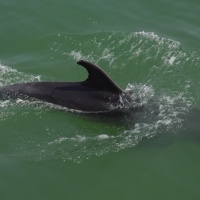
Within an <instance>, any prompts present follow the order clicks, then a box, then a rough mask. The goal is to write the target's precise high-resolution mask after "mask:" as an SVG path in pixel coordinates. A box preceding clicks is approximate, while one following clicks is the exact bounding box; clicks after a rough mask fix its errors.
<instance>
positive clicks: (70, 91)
mask: <svg viewBox="0 0 200 200" xmlns="http://www.w3.org/2000/svg"><path fill="white" fill-rule="evenodd" d="M77 64H79V65H81V66H83V67H85V68H86V70H87V71H88V73H89V76H88V78H87V79H86V80H85V81H82V82H32V83H20V84H14V85H10V86H5V87H2V88H0V93H1V94H3V97H4V99H5V98H11V97H13V96H14V97H19V96H26V97H31V98H35V99H39V100H43V101H46V102H50V103H53V104H56V105H60V106H63V107H67V108H68V109H75V110H81V111H89V112H98V111H103V112H105V111H112V110H114V109H115V108H116V107H117V105H118V104H119V102H120V99H121V97H122V96H126V93H125V92H124V91H123V90H122V89H121V88H120V87H119V86H118V85H116V83H114V82H113V80H112V79H111V78H110V77H109V76H108V75H107V74H106V73H105V72H104V71H103V70H102V69H100V68H99V67H98V66H96V65H94V64H92V63H90V62H88V61H84V60H80V61H79V62H77Z"/></svg>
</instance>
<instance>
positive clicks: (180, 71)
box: [0, 32, 200, 162]
mask: <svg viewBox="0 0 200 200" xmlns="http://www.w3.org/2000/svg"><path fill="white" fill-rule="evenodd" d="M51 38H52V45H51V46H50V50H51V51H52V52H54V58H56V55H57V54H59V56H60V55H62V56H63V59H65V60H66V59H68V60H70V59H72V60H75V61H77V60H79V59H87V60H90V61H92V62H95V63H97V64H101V63H103V64H106V65H107V66H109V67H110V68H112V69H113V70H115V69H116V68H117V69H118V70H119V69H123V71H127V72H128V75H127V77H126V78H125V79H126V80H125V81H128V85H127V87H126V91H127V92H128V93H129V94H130V96H131V101H129V102H126V101H124V99H123V98H122V99H121V100H120V104H119V105H120V107H121V108H126V109H127V108H129V107H134V106H143V107H144V110H143V111H142V112H140V113H139V114H138V115H136V116H134V115H133V118H131V117H130V116H129V117H128V119H127V123H128V126H126V127H124V128H122V129H119V130H117V128H116V134H110V133H109V132H102V130H98V131H97V132H93V134H88V133H87V130H88V131H89V129H90V128H89V127H88V128H87V129H86V130H85V131H86V132H78V133H74V135H73V136H71V137H69V136H67V137H65V136H58V137H57V138H55V137H54V138H49V139H47V140H46V141H45V142H43V143H42V144H40V145H39V146H38V148H36V149H37V151H36V152H37V153H35V154H36V155H35V159H36V160H43V159H53V158H61V159H63V160H73V161H75V162H81V161H83V160H85V159H88V158H90V157H91V156H95V155H96V156H100V155H103V154H105V153H109V152H118V151H120V150H122V149H126V148H129V147H134V146H135V145H137V144H138V143H139V142H140V141H141V140H142V139H143V138H144V137H145V138H152V137H154V136H155V135H158V134H162V133H167V132H176V130H177V129H179V128H180V127H181V126H182V124H183V121H184V116H185V115H186V114H187V112H189V110H190V108H191V107H192V106H194V105H197V104H198V102H199V101H200V100H199V91H196V89H195V87H198V88H200V83H199V81H198V79H197V80H195V79H194V76H192V78H191V77H190V74H191V72H192V73H194V74H199V73H198V72H200V69H199V60H200V59H199V56H198V55H196V54H195V53H193V52H192V53H190V52H187V51H186V50H184V49H183V48H182V46H181V44H180V43H179V42H177V41H173V40H171V39H166V38H163V37H159V36H158V35H156V34H155V33H146V32H137V33H130V34H125V33H96V34H91V35H83V36H80V35H62V34H60V35H59V36H51ZM68 46H70V49H67V47H68ZM59 58H60V57H59ZM132 66H136V68H137V71H136V69H134V70H133V68H132ZM140 70H141V71H142V75H140V77H141V78H140V79H139V80H138V82H140V83H134V82H135V79H136V78H137V75H139V74H140V73H139V72H140ZM189 72H190V73H189ZM0 73H1V78H0V85H6V84H10V83H15V82H24V80H26V81H34V80H37V77H34V76H27V75H24V74H23V73H20V72H18V71H16V70H13V69H11V68H8V67H5V66H2V65H0ZM135 73H136V75H135ZM39 79H41V77H39ZM10 105H15V106H16V105H18V106H19V105H24V109H26V107H27V102H23V101H22V100H20V99H18V100H16V101H15V102H13V101H12V102H11V101H4V102H0V109H1V110H2V109H3V110H4V111H5V110H6V111H7V112H6V113H7V114H5V112H4V114H5V115H4V117H2V115H3V114H2V113H3V112H1V114H0V116H1V118H0V119H2V118H3V119H4V120H5V119H6V118H8V117H9V116H12V115H13V111H12V112H11V113H10V115H9V106H10ZM31 105H34V103H33V104H32V103H31V104H30V103H29V106H31ZM42 105H43V104H42ZM38 107H39V108H40V109H38ZM52 107H53V108H56V109H57V108H59V109H63V108H61V107H59V106H54V105H52V104H45V105H44V106H41V104H40V103H39V104H38V103H37V104H35V105H34V106H32V109H35V110H36V112H41V108H43V109H44V110H45V108H46V109H48V108H52ZM64 110H65V111H68V110H67V109H64ZM73 112H77V111H73ZM131 116H132V115H131ZM91 123H92V122H91ZM112 126H114V125H112ZM58 128H59V127H58ZM55 129H56V127H55ZM47 132H48V133H49V134H50V133H52V134H53V132H55V130H54V131H52V130H51V129H48V130H47ZM63 132H65V131H64V130H63ZM89 132H90V131H89ZM66 135H67V133H66ZM36 143H37V142H36ZM26 150H27V148H26Z"/></svg>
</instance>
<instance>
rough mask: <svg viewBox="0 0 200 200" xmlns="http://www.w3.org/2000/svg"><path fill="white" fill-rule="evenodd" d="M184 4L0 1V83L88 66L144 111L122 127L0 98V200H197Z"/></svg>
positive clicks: (192, 18)
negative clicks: (104, 75)
mask: <svg viewBox="0 0 200 200" xmlns="http://www.w3.org/2000/svg"><path fill="white" fill-rule="evenodd" d="M199 5H200V4H199V2H198V1H196V0H190V1H189V0H184V1H180V0H176V1H172V0H168V1H161V0H160V1H158V0H153V1H148V0H140V1H139V0H136V1H134V0H133V1H130V0H125V1H123V2H122V1H119V0H115V1H114V0H106V1H105V0H102V1H91V0H86V1H63V0H60V1H53V0H50V1H38V0H35V1H32V2H28V1H24V0H17V1H14V0H9V1H8V0H7V1H5V0H1V2H0V13H1V14H0V16H1V17H0V22H1V23H0V24H1V25H0V61H1V63H0V86H3V85H8V84H13V83H18V82H30V81H44V80H48V81H49V80H50V81H55V80H59V81H63V80H65V81H80V80H84V79H85V78H86V77H87V73H86V72H85V70H84V69H82V68H80V67H78V66H77V65H76V61H77V60H79V59H87V60H90V61H92V62H94V63H97V64H98V65H100V66H101V67H102V68H103V69H104V70H105V71H106V72H107V73H108V74H109V75H110V76H111V77H112V78H113V80H115V81H116V82H117V83H118V84H119V85H120V86H121V87H122V88H124V89H126V90H129V91H130V92H131V93H132V94H133V96H132V98H133V103H135V101H134V100H135V98H137V99H138V98H139V99H140V100H141V103H142V104H143V105H144V106H145V108H146V109H147V112H145V113H142V114H139V115H138V116H136V117H135V118H134V119H129V120H128V121H126V123H125V124H120V123H113V121H114V120H112V119H110V118H106V117H104V118H103V119H102V118H101V117H100V118H99V117H97V116H88V115H84V114H81V113H73V112H69V111H67V110H66V109H63V108H60V107H56V106H53V105H49V104H45V103H43V102H30V101H24V100H21V99H17V100H8V101H2V100H0V123H1V125H0V198H1V199H3V200H11V199H20V200H23V199H37V200H38V199H52V200H53V199H87V200H88V199H95V200H96V199H97V200H98V199H109V200H110V199H116V200H117V199H127V200H129V199H142V200H143V199H162V200H164V199H166V200H168V199H176V200H177V199H182V200H184V199H185V200H188V199H193V200H196V199H199V198H200V190H199V189H200V175H199V172H198V170H199V169H200V146H199V145H200V136H199V133H200V125H199V120H200V114H199V113H200V112H199V108H200V98H199V97H200V78H199V74H200V66H199V65H200V51H199V49H200V43H199V41H200V34H199V32H200V27H199V18H200V6H199Z"/></svg>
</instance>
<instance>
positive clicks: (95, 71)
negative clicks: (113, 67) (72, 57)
mask: <svg viewBox="0 0 200 200" xmlns="http://www.w3.org/2000/svg"><path fill="white" fill-rule="evenodd" d="M77 64H78V65H81V66H83V67H85V68H86V70H87V71H88V73H89V75H88V78H87V79H86V80H85V81H84V82H83V83H84V84H85V85H89V86H90V87H94V88H97V89H99V90H105V91H111V92H114V93H122V92H123V90H122V89H121V88H120V87H119V86H118V85H117V84H116V83H115V82H114V81H113V80H112V79H111V78H110V77H109V76H108V75H107V74H106V72H104V71H103V70H102V69H101V68H100V67H98V66H97V65H95V64H93V63H91V62H89V61H85V60H80V61H78V62H77Z"/></svg>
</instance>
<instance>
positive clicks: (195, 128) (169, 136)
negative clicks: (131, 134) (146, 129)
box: [136, 108, 200, 149]
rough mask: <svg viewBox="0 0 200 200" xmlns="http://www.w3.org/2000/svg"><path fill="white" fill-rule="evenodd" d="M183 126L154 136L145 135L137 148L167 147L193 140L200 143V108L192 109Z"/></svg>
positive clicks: (185, 117)
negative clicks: (174, 130)
mask: <svg viewBox="0 0 200 200" xmlns="http://www.w3.org/2000/svg"><path fill="white" fill-rule="evenodd" d="M183 120H184V121H183V124H182V127H181V128H179V129H178V130H177V131H176V132H173V130H172V131H171V132H163V133H162V134H157V135H155V136H154V137H152V138H147V137H143V138H142V140H141V142H140V143H139V144H138V145H137V147H136V148H139V149H141V148H142V149H149V148H158V149H161V148H166V147H168V146H170V145H172V144H173V143H175V142H177V141H178V142H192V143H195V144H197V145H200V110H199V109H195V108H193V109H191V110H190V111H189V112H188V113H187V114H185V116H184V117H183Z"/></svg>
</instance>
